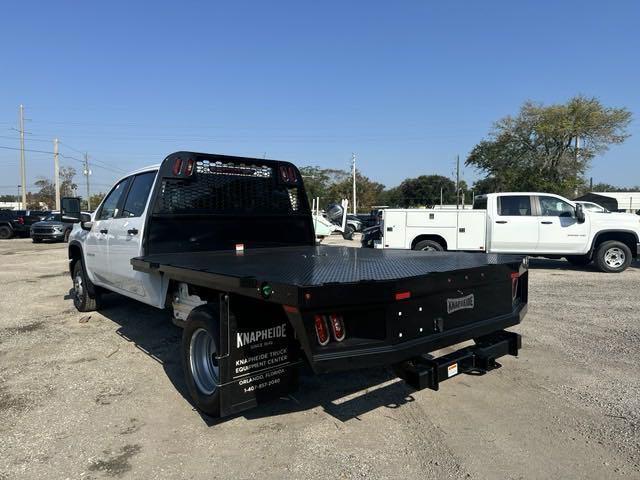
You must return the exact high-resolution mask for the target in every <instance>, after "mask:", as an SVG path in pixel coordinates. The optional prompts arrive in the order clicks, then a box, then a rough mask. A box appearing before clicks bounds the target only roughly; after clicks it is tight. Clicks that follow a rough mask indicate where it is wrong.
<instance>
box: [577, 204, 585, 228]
mask: <svg viewBox="0 0 640 480" xmlns="http://www.w3.org/2000/svg"><path fill="white" fill-rule="evenodd" d="M576 219H577V220H578V223H584V209H583V208H582V205H581V204H580V203H577V204H576Z"/></svg>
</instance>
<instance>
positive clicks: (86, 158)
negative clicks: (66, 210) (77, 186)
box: [82, 152, 91, 211]
mask: <svg viewBox="0 0 640 480" xmlns="http://www.w3.org/2000/svg"><path fill="white" fill-rule="evenodd" d="M82 173H83V174H84V176H85V178H86V179H87V210H89V211H90V210H91V190H90V189H89V175H91V170H89V154H88V153H86V152H85V154H84V170H83V172H82Z"/></svg>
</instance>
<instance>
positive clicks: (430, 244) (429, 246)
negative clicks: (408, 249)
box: [413, 240, 444, 252]
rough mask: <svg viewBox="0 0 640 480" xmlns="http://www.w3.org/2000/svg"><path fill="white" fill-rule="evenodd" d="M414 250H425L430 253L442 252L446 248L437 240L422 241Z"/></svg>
mask: <svg viewBox="0 0 640 480" xmlns="http://www.w3.org/2000/svg"><path fill="white" fill-rule="evenodd" d="M413 249H414V250H424V251H428V252H442V251H443V250H444V248H443V247H442V245H440V244H439V243H438V242H436V241H435V240H422V241H420V242H418V243H416V244H415V245H414V246H413Z"/></svg>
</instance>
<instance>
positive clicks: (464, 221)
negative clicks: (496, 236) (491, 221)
mask: <svg viewBox="0 0 640 480" xmlns="http://www.w3.org/2000/svg"><path fill="white" fill-rule="evenodd" d="M457 237H458V242H457V249H458V250H477V251H484V249H485V248H486V243H485V242H486V238H487V214H486V213H485V211H484V210H458V234H457ZM450 250H451V249H450Z"/></svg>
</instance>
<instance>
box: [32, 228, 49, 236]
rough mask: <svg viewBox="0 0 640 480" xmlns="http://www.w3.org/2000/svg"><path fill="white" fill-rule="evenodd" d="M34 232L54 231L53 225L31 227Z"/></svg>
mask: <svg viewBox="0 0 640 480" xmlns="http://www.w3.org/2000/svg"><path fill="white" fill-rule="evenodd" d="M31 230H32V232H33V233H37V234H39V235H42V234H47V233H53V232H54V230H53V227H34V228H32V229H31Z"/></svg>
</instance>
